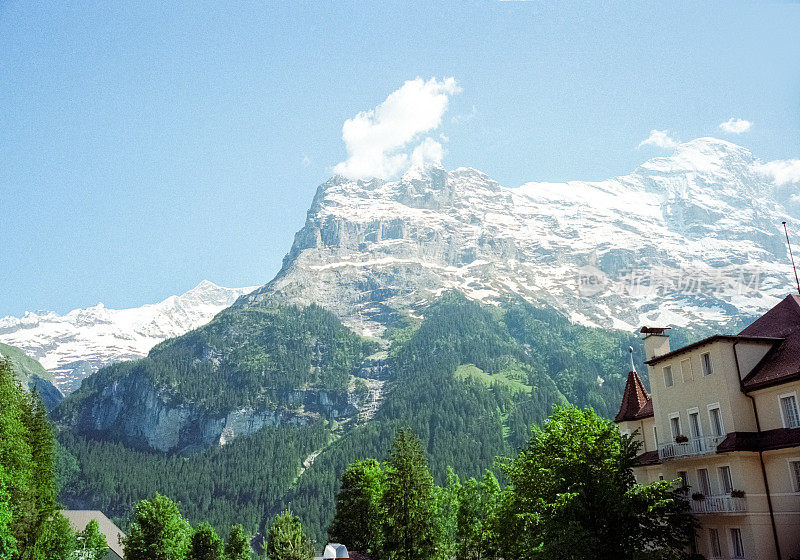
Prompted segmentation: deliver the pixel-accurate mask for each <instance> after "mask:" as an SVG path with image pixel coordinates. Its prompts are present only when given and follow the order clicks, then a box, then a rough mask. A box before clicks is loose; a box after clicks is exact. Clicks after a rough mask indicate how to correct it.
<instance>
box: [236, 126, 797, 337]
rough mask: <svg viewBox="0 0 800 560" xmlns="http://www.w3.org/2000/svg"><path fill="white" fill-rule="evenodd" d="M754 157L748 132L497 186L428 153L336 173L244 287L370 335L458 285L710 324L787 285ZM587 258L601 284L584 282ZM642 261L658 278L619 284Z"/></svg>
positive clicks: (575, 311)
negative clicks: (276, 261)
mask: <svg viewBox="0 0 800 560" xmlns="http://www.w3.org/2000/svg"><path fill="white" fill-rule="evenodd" d="M759 164H760V162H759V160H758V159H757V158H755V157H754V156H753V154H751V153H750V152H749V151H748V150H746V149H745V148H742V147H740V146H737V145H735V144H732V143H730V142H726V141H723V140H718V139H714V138H700V139H697V140H693V141H691V142H686V143H684V144H681V145H679V146H677V147H676V149H675V150H674V152H673V153H672V154H670V155H668V156H666V157H659V158H654V159H651V160H649V161H647V162H645V163H643V164H642V165H641V166H639V167H638V168H636V169H635V170H634V171H633V172H632V173H631V174H629V175H625V176H621V177H616V178H611V179H608V180H606V181H595V182H584V181H570V182H568V183H528V184H526V185H523V186H522V187H518V188H506V187H503V186H501V185H499V184H498V183H497V182H496V181H493V180H492V179H491V178H490V177H488V176H487V175H486V174H484V173H482V172H480V171H477V170H475V169H470V168H459V169H456V170H454V171H447V170H444V169H442V168H437V167H434V168H430V169H425V170H415V171H413V172H411V173H409V174H407V175H406V176H404V177H402V178H401V179H400V180H398V181H381V180H371V181H352V180H347V179H343V178H333V179H331V180H330V181H328V182H327V183H326V184H325V185H324V186H323V187H324V188H323V187H321V188H320V190H319V191H318V193H317V196H316V197H315V200H314V203H313V204H312V207H311V209H310V210H309V213H308V219H307V221H306V224H305V225H304V227H303V228H302V229H301V230H300V231H299V232H298V233H297V235H296V237H295V242H294V245H293V247H292V249H291V251H290V252H289V254H288V255H287V257H286V259H285V260H284V267H283V269H282V270H281V272H280V273H279V275H278V276H277V277H276V278H275V279H274V280H273V281H272V282H270V283H269V284H267V285H266V286H264V287H263V288H261V289H259V290H257V291H256V292H254V293H253V294H251V295H249V296H247V297H245V298H243V299H242V302H241V303H242V304H245V305H246V304H247V302H258V301H266V300H269V301H281V302H289V303H296V304H301V305H306V304H309V303H312V302H314V303H317V304H319V305H322V306H323V307H327V308H328V309H330V310H332V311H334V312H335V313H336V314H337V315H338V316H339V317H340V318H341V319H342V320H343V321H344V322H345V323H346V324H347V325H349V326H351V327H354V328H356V329H357V330H360V331H361V332H364V333H366V334H373V335H378V336H379V335H380V334H381V333H382V332H383V330H384V329H385V328H386V327H387V326H390V325H392V324H394V323H395V322H396V321H397V320H398V319H399V317H400V316H401V315H402V314H403V313H412V314H413V313H417V312H420V310H421V309H423V308H424V306H425V304H426V302H428V301H430V300H431V298H433V297H436V296H437V295H439V294H441V293H442V292H443V291H445V290H449V289H457V290H459V291H462V292H463V293H465V294H466V295H467V296H468V297H470V298H473V299H477V300H481V301H487V302H491V301H498V300H501V299H503V298H507V297H522V298H524V299H526V300H528V301H531V302H534V303H540V304H547V305H552V306H555V307H556V308H558V309H561V310H562V311H563V312H564V313H565V314H567V315H568V316H569V317H570V318H571V319H572V320H573V321H577V322H580V323H583V324H587V325H603V326H612V327H618V328H626V329H633V328H635V327H636V326H639V325H641V324H643V323H654V322H659V323H668V324H676V325H701V326H702V325H708V326H709V328H715V329H717V330H718V329H719V328H720V325H725V324H726V323H727V322H729V321H732V320H733V318H734V317H742V316H747V315H750V314H753V315H755V314H757V313H759V312H761V311H762V310H763V309H765V308H769V307H770V306H771V305H773V304H774V303H775V302H776V301H777V300H778V299H779V298H780V297H782V296H783V295H784V292H785V291H786V290H787V289H788V284H787V282H786V278H787V277H788V276H787V275H788V274H790V271H789V269H788V265H787V264H786V262H787V261H786V256H785V247H784V246H783V243H782V241H781V237H780V235H779V234H780V230H779V228H780V222H781V221H782V220H783V219H787V214H788V212H789V210H788V209H787V207H786V205H785V204H784V203H783V202H782V201H781V200H779V199H778V198H776V196H775V188H774V185H773V184H772V182H771V181H770V180H769V179H768V178H767V177H766V176H765V175H764V174H763V173H761V172H759ZM789 219H791V218H789ZM589 265H591V266H592V267H594V268H593V269H592V270H595V273H596V274H598V275H600V276H599V277H600V284H599V286H597V288H596V289H592V290H590V291H591V293H590V294H587V293H585V291H584V290H582V289H581V274H582V272H581V271H582V270H584V269H585V267H586V266H589ZM745 268H746V269H747V270H750V269H752V270H760V271H761V273H760V274H759V276H758V278H757V281H758V282H757V289H753V286H754V284H752V282H751V283H750V284H747V285H749V286H750V289H744V288H743V287H742V282H743V281H744V282H745V283H747V281H746V280H745V279H743V278H733V277H730V275H735V271H737V270H738V271H740V272H741V271H742V270H745ZM656 272H658V274H659V275H660V277H659V278H654V277H653V276H654V274H656ZM636 274H640V275H645V276H647V281H648V283H649V284H648V286H651V287H652V290H650V291H647V290H642V289H641V286H639V287H636V286H631V285H627V284H626V282H628V283H629V282H630V277H631V276H635V275H636ZM709 279H715V280H714V282H715V283H714V285H713V286H710V285H707V286H706V288H705V289H701V290H699V291H697V290H694V291H693V290H691V289H687V288H686V287H685V284H687V285H688V284H692V281H699V280H702V282H700V284H701V285H702V284H704V283H705V284H708V280H709Z"/></svg>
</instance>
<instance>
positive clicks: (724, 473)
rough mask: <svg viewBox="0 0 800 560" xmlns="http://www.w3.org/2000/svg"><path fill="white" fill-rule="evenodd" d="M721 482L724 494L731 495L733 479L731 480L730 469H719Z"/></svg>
mask: <svg viewBox="0 0 800 560" xmlns="http://www.w3.org/2000/svg"><path fill="white" fill-rule="evenodd" d="M719 482H720V484H721V485H722V493H723V494H730V493H731V490H733V479H732V478H731V468H730V467H727V466H726V467H720V468H719Z"/></svg>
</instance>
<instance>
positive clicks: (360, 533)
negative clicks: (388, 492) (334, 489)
mask: <svg viewBox="0 0 800 560" xmlns="http://www.w3.org/2000/svg"><path fill="white" fill-rule="evenodd" d="M383 484H384V473H383V470H381V466H380V463H378V461H376V460H375V459H365V460H363V461H357V462H355V463H352V464H350V465H349V466H348V467H347V469H346V470H345V472H344V474H342V488H341V490H340V491H339V494H338V495H337V496H336V515H335V516H334V518H333V521H332V522H331V525H330V527H329V528H328V536H329V539H330V541H331V542H339V543H343V544H344V545H346V546H347V547H348V548H350V549H351V550H357V551H359V552H364V553H367V554H374V553H376V552H377V551H378V550H379V548H380V541H381V524H380V523H381V521H380V520H381V517H382V514H381V496H382V494H383Z"/></svg>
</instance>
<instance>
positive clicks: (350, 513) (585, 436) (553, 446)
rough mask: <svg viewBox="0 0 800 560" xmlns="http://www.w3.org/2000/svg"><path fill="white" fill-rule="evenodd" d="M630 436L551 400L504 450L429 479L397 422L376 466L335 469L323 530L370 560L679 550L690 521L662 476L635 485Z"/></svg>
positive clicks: (580, 556) (619, 555)
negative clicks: (518, 441) (472, 471)
mask: <svg viewBox="0 0 800 560" xmlns="http://www.w3.org/2000/svg"><path fill="white" fill-rule="evenodd" d="M639 447H640V446H639V444H638V443H637V442H635V441H634V440H633V439H632V438H630V437H628V436H622V435H620V433H619V432H618V430H617V428H616V426H615V425H614V424H613V423H611V422H609V421H607V420H604V419H602V418H600V417H599V416H597V415H596V414H595V413H594V412H593V411H592V410H591V409H587V410H583V411H582V410H579V409H577V408H575V407H572V406H567V407H558V408H556V409H555V411H554V412H553V415H552V416H551V417H550V418H548V419H547V420H546V421H545V422H544V424H543V426H542V427H541V428H534V429H533V433H532V436H531V438H530V441H529V442H528V443H527V445H526V446H525V447H524V448H523V450H522V451H521V452H520V453H519V454H518V455H517V456H516V457H513V458H507V459H503V458H500V459H498V465H499V468H500V469H501V471H502V474H503V475H504V477H505V479H506V480H508V483H507V484H506V485H505V486H501V484H500V483H499V482H498V479H497V477H496V476H495V475H494V474H493V473H492V472H491V471H486V473H485V474H484V475H483V476H482V477H481V478H480V479H476V478H469V479H467V480H465V481H463V482H462V481H461V480H459V477H458V476H457V475H456V474H455V473H454V472H453V471H450V472H449V474H448V477H447V483H446V485H443V486H437V485H436V484H434V482H433V478H432V477H431V475H430V472H429V470H428V465H427V462H426V458H425V453H424V450H423V448H422V445H421V442H420V440H419V439H418V438H417V437H416V436H415V435H414V434H413V433H412V432H411V431H410V430H405V429H404V430H400V431H399V432H398V434H397V437H396V438H395V440H394V443H393V445H392V448H391V451H390V453H389V456H388V458H387V460H386V462H385V463H378V462H377V461H375V460H374V459H367V460H362V461H358V462H355V463H352V464H351V465H349V466H348V468H347V469H346V471H345V473H344V475H343V476H342V483H341V490H340V491H339V493H338V495H337V500H336V514H335V517H334V518H333V521H332V522H331V525H330V527H329V529H328V533H329V538H330V540H331V541H334V542H341V543H343V544H345V545H347V546H348V547H349V548H350V549H351V550H358V551H360V552H365V553H367V554H370V555H371V556H372V557H373V558H375V559H376V560H395V559H397V560H400V559H402V560H448V559H451V558H462V559H472V560H480V559H481V558H495V559H496V558H504V559H505V560H556V559H558V560H561V559H564V558H569V559H572V560H601V559H607V560H612V559H613V560H644V559H657V558H674V559H679V558H687V557H689V554H688V552H687V551H688V549H689V545H690V543H691V542H692V539H693V535H694V531H695V529H696V523H695V520H694V518H693V517H692V515H691V513H690V512H689V506H688V503H687V501H686V500H685V497H684V496H682V494H681V491H680V490H677V489H675V488H676V485H675V484H673V483H672V482H667V481H659V482H655V483H651V484H648V485H639V484H637V483H636V481H635V479H634V476H633V471H632V466H633V462H634V459H635V457H636V455H637V453H638V450H639Z"/></svg>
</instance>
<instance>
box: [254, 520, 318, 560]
mask: <svg viewBox="0 0 800 560" xmlns="http://www.w3.org/2000/svg"><path fill="white" fill-rule="evenodd" d="M266 551H267V558H268V559H269V560H311V558H312V557H313V552H312V550H311V543H310V542H309V540H308V539H307V538H306V536H305V534H303V527H302V525H301V524H300V518H299V517H297V516H296V515H295V514H294V513H292V511H291V510H284V511H282V512H281V513H279V514H278V515H276V516H275V519H273V521H272V524H271V525H270V528H269V532H268V533H267V546H266Z"/></svg>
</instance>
